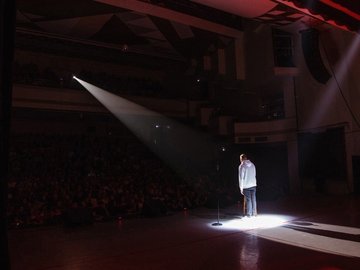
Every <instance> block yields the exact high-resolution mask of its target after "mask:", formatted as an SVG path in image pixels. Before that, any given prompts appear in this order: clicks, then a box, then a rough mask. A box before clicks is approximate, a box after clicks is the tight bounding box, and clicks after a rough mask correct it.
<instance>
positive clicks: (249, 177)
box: [239, 154, 257, 217]
mask: <svg viewBox="0 0 360 270" xmlns="http://www.w3.org/2000/svg"><path fill="white" fill-rule="evenodd" d="M239 188H240V192H241V194H242V195H244V196H245V203H246V204H245V205H246V216H247V217H254V216H256V215H257V209H256V168H255V165H254V163H252V162H251V161H250V160H249V159H248V158H247V156H246V155H245V154H241V155H240V165H239Z"/></svg>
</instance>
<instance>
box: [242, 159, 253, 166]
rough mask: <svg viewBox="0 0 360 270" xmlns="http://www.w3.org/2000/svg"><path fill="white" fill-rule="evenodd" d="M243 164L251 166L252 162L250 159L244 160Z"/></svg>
mask: <svg viewBox="0 0 360 270" xmlns="http://www.w3.org/2000/svg"><path fill="white" fill-rule="evenodd" d="M243 163H244V165H245V166H246V167H250V166H251V164H252V162H251V161H250V160H248V159H247V160H244V162H243Z"/></svg>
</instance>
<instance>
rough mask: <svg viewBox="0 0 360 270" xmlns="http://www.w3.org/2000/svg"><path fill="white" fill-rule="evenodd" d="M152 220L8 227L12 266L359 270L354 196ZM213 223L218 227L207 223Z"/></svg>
mask: <svg viewBox="0 0 360 270" xmlns="http://www.w3.org/2000/svg"><path fill="white" fill-rule="evenodd" d="M258 204H259V215H258V216H257V217H255V218H250V219H244V218H241V216H240V214H241V207H240V206H238V205H233V206H231V207H227V208H220V211H219V215H218V212H217V209H207V208H201V209H195V210H188V211H184V212H179V213H175V214H173V215H170V216H165V217H157V218H134V219H128V220H126V219H125V220H122V221H121V222H107V223H95V224H93V225H89V226H83V227H78V228H72V229H70V228H65V227H63V226H54V227H44V228H32V229H19V230H10V231H9V232H8V234H9V250H10V257H11V269H13V270H32V269H34V270H45V269H47V270H50V269H51V270H85V269H86V270H97V269H105V270H113V269H122V270H135V269H154V270H162V269H164V270H165V269H174V270H180V269H181V270H184V269H221V270H225V269H229V270H230V269H231V270H233V269H261V270H262V269H264V270H268V269H292V270H294V269H301V270H306V269H318V270H338V269H360V198H359V197H354V196H314V197H308V198H303V197H291V198H283V199H280V200H278V201H275V202H274V201H273V202H261V201H260V202H258ZM218 217H219V222H220V223H221V224H222V225H221V226H213V223H217V221H218Z"/></svg>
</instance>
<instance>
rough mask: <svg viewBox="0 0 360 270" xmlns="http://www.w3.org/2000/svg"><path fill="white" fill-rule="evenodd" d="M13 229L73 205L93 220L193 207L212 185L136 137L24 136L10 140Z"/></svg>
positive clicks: (53, 217)
mask: <svg viewBox="0 0 360 270" xmlns="http://www.w3.org/2000/svg"><path fill="white" fill-rule="evenodd" d="M10 146H11V151H10V168H9V171H10V173H9V176H10V180H9V189H8V198H9V201H8V220H9V226H10V227H11V228H19V227H20V228H21V227H29V226H39V225H51V224H60V223H62V222H63V218H64V215H65V214H66V213H67V211H70V210H71V209H90V210H91V213H92V217H93V219H94V221H95V222H96V221H107V220H114V219H117V218H119V217H130V216H142V215H146V214H150V215H153V214H154V213H151V211H150V212H148V211H149V210H154V209H149V206H150V207H152V208H154V207H155V208H156V209H155V210H156V211H158V212H156V213H155V214H156V215H158V214H161V215H166V214H170V213H173V212H175V211H179V210H184V209H191V208H196V207H199V206H203V205H205V204H206V203H207V200H208V197H209V194H211V193H213V192H214V191H215V187H214V185H213V181H211V179H210V177H209V176H206V175H190V174H189V175H185V176H181V177H180V176H179V175H178V174H176V173H175V172H174V171H173V170H171V169H170V168H168V167H167V166H165V165H164V163H163V162H162V161H161V160H159V159H158V158H157V157H155V156H154V155H153V154H152V153H151V152H149V151H148V150H147V148H146V147H145V146H144V145H142V144H141V143H140V142H138V141H137V140H135V139H130V138H122V137H115V136H107V137H100V136H99V137H97V136H95V135H89V134H88V135H54V134H50V135H49V134H21V135H13V136H12V140H11V145H10Z"/></svg>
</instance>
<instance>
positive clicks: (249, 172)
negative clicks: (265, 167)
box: [239, 159, 256, 192]
mask: <svg viewBox="0 0 360 270" xmlns="http://www.w3.org/2000/svg"><path fill="white" fill-rule="evenodd" d="M239 187H240V191H241V192H242V191H243V189H244V188H251V187H256V168H255V165H254V164H253V163H252V162H251V161H250V160H248V159H246V160H244V161H243V162H241V164H240V166H239Z"/></svg>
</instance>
